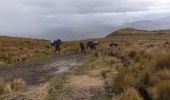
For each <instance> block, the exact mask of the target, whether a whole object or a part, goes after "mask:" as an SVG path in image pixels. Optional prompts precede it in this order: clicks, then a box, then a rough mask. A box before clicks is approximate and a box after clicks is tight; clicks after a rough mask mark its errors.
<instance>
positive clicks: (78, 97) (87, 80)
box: [70, 75, 104, 100]
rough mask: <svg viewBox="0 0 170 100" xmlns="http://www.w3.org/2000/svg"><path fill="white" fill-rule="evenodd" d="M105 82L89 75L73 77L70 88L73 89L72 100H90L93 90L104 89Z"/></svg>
mask: <svg viewBox="0 0 170 100" xmlns="http://www.w3.org/2000/svg"><path fill="white" fill-rule="evenodd" d="M103 85H104V81H103V80H102V79H101V78H99V77H91V76H88V75H83V76H72V77H71V78H70V86H71V87H72V89H73V90H72V96H71V97H70V100H90V98H91V96H92V94H91V93H90V92H91V90H96V89H101V88H103Z"/></svg>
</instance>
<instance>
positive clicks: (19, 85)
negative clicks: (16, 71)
mask: <svg viewBox="0 0 170 100" xmlns="http://www.w3.org/2000/svg"><path fill="white" fill-rule="evenodd" d="M25 87H26V84H25V82H24V81H23V80H22V79H17V80H14V81H13V82H12V83H11V89H12V90H13V91H20V90H23V89H25Z"/></svg>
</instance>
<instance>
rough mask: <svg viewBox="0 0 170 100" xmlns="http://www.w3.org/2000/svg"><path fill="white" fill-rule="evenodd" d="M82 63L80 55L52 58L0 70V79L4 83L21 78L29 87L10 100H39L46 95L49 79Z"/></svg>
mask: <svg viewBox="0 0 170 100" xmlns="http://www.w3.org/2000/svg"><path fill="white" fill-rule="evenodd" d="M82 62H83V56H82V55H80V54H76V55H67V56H53V57H50V58H48V59H44V60H42V61H38V62H34V63H26V64H18V65H15V66H9V67H7V68H0V77H1V78H2V79H4V80H5V81H12V80H14V79H18V78H21V79H23V80H25V82H26V83H27V85H28V87H29V91H27V92H26V93H24V94H21V95H18V96H16V97H14V98H12V99H11V100H41V98H39V97H42V95H46V91H45V90H46V88H47V86H48V83H47V82H48V81H49V80H50V79H51V78H53V77H55V76H56V75H58V74H59V73H62V72H66V71H67V70H69V68H72V67H74V66H78V65H80V64H81V63H82ZM37 92H38V93H37ZM30 97H31V98H30ZM35 98H36V99H35Z"/></svg>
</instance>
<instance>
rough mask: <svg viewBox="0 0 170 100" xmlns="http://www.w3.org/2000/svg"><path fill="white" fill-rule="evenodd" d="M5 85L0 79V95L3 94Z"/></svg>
mask: <svg viewBox="0 0 170 100" xmlns="http://www.w3.org/2000/svg"><path fill="white" fill-rule="evenodd" d="M5 89H6V85H5V83H4V82H3V81H0V95H2V94H4V92H5Z"/></svg>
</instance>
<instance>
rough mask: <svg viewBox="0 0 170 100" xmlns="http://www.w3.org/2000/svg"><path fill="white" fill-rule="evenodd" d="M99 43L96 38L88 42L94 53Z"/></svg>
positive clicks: (88, 46)
mask: <svg viewBox="0 0 170 100" xmlns="http://www.w3.org/2000/svg"><path fill="white" fill-rule="evenodd" d="M97 45H98V42H97V41H96V40H93V41H89V42H88V43H87V48H90V50H91V52H92V53H94V52H95V50H96V46H97Z"/></svg>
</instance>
